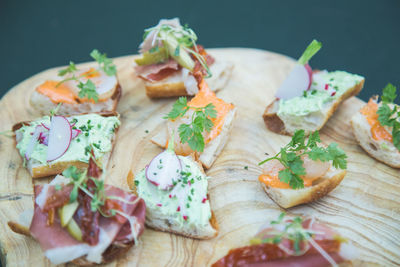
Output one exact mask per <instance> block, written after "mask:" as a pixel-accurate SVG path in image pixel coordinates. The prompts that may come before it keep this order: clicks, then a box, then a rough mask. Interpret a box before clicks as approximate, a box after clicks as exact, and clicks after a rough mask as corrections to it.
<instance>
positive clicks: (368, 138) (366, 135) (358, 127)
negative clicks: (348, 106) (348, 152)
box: [351, 112, 400, 168]
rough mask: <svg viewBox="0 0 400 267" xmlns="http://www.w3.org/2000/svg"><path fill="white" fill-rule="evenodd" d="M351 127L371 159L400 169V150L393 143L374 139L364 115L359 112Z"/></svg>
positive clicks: (354, 117)
mask: <svg viewBox="0 0 400 267" xmlns="http://www.w3.org/2000/svg"><path fill="white" fill-rule="evenodd" d="M351 126H352V128H353V133H354V136H355V137H356V140H357V141H358V143H359V144H360V146H361V147H362V148H363V149H364V150H365V151H366V152H367V153H368V154H369V155H370V156H371V157H373V158H375V159H377V160H379V161H381V162H383V163H385V164H387V165H389V166H391V167H393V168H400V152H399V150H397V148H396V147H395V146H394V145H393V143H392V142H389V141H386V140H383V139H382V140H375V139H374V138H372V134H371V126H370V125H369V123H368V121H367V119H366V117H365V116H364V115H363V114H361V113H360V112H357V113H356V114H355V115H354V116H353V117H352V119H351Z"/></svg>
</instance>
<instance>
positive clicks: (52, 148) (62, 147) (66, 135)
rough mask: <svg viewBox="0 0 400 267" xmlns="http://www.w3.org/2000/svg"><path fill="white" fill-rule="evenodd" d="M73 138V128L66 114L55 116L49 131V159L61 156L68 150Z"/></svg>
mask: <svg viewBox="0 0 400 267" xmlns="http://www.w3.org/2000/svg"><path fill="white" fill-rule="evenodd" d="M71 139H72V129H71V125H70V124H69V121H68V120H67V119H66V118H65V117H64V116H53V117H52V118H51V125H50V131H49V145H48V148H47V161H48V162H49V161H53V160H56V159H58V158H59V157H61V156H62V155H64V154H65V152H66V151H67V150H68V148H69V145H70V144H71Z"/></svg>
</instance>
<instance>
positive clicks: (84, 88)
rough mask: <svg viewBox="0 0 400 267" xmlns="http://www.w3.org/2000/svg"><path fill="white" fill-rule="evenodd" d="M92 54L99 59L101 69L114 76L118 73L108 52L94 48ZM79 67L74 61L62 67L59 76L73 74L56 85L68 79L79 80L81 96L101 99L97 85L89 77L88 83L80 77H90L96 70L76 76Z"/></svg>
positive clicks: (95, 58) (96, 99)
mask: <svg viewBox="0 0 400 267" xmlns="http://www.w3.org/2000/svg"><path fill="white" fill-rule="evenodd" d="M90 56H91V57H92V58H93V59H94V60H96V61H97V63H98V64H99V67H100V69H102V70H103V71H104V72H105V73H106V74H107V75H108V76H113V75H115V74H116V73H117V69H116V67H115V65H114V64H113V63H112V60H111V59H109V58H107V55H106V54H101V53H100V52H99V51H98V50H97V49H94V50H93V51H92V52H91V53H90ZM77 70H78V69H77V68H76V66H75V64H74V62H72V61H70V62H69V66H68V67H67V68H65V69H62V70H60V71H59V72H58V76H61V77H62V76H65V75H67V74H71V77H68V78H66V79H64V80H62V81H60V82H59V83H58V84H57V85H56V86H59V85H60V84H62V83H65V82H67V81H77V82H78V88H79V89H81V90H80V91H79V94H78V96H79V97H80V98H85V97H87V98H88V99H93V100H94V101H95V102H97V101H98V100H99V95H98V93H97V91H96V86H95V84H94V83H93V82H92V81H91V80H90V79H87V81H86V83H83V82H82V81H81V80H80V79H81V78H82V77H88V76H90V75H92V74H93V73H94V72H95V71H91V72H89V73H86V74H84V75H83V76H79V77H77V76H76V71H77Z"/></svg>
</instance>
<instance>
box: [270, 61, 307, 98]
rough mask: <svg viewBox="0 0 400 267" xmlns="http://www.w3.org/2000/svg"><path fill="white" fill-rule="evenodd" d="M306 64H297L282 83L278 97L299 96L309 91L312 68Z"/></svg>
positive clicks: (277, 93)
mask: <svg viewBox="0 0 400 267" xmlns="http://www.w3.org/2000/svg"><path fill="white" fill-rule="evenodd" d="M310 69H311V67H310V66H309V65H308V64H306V65H300V64H296V65H295V66H294V68H293V69H292V71H291V72H290V73H289V75H288V76H287V77H286V79H285V80H284V81H283V83H282V85H281V86H280V87H279V88H278V91H277V92H276V97H277V98H279V99H290V98H293V97H297V96H302V95H303V92H304V91H307V90H308V89H309V88H310V86H311V81H312V70H311V74H310Z"/></svg>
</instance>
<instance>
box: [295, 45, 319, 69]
mask: <svg viewBox="0 0 400 267" xmlns="http://www.w3.org/2000/svg"><path fill="white" fill-rule="evenodd" d="M321 47H322V43H321V42H318V41H317V40H315V39H314V40H312V42H311V43H310V44H309V45H308V46H307V48H306V50H305V51H304V52H303V54H302V55H301V57H300V58H299V60H298V61H297V62H298V63H299V64H301V65H305V64H307V63H308V61H310V59H311V58H312V57H313V56H314V55H315V54H316V53H317V52H318V51H319V50H320V49H321Z"/></svg>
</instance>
